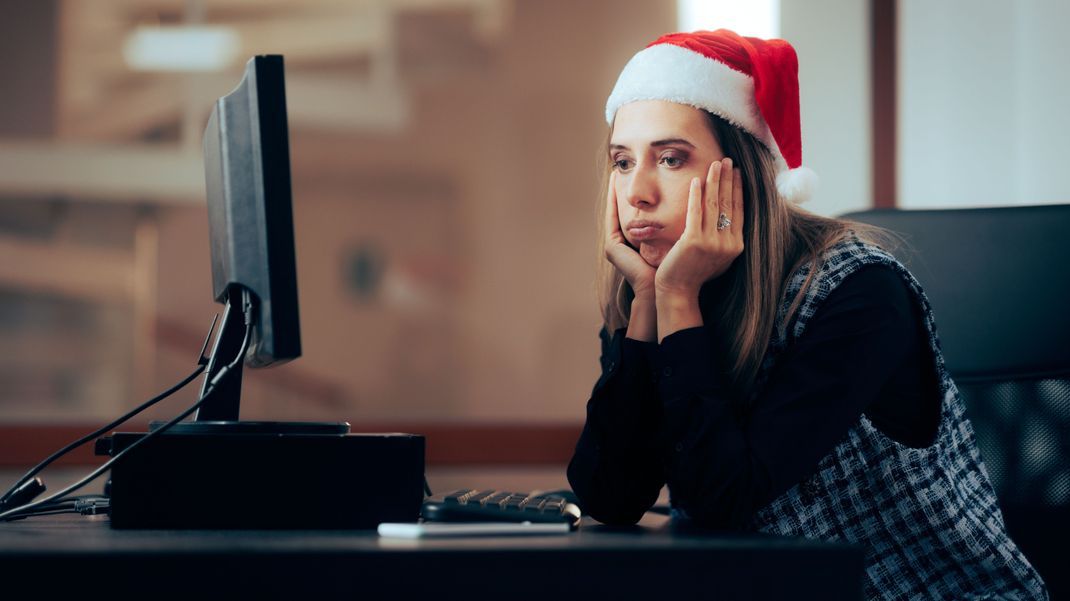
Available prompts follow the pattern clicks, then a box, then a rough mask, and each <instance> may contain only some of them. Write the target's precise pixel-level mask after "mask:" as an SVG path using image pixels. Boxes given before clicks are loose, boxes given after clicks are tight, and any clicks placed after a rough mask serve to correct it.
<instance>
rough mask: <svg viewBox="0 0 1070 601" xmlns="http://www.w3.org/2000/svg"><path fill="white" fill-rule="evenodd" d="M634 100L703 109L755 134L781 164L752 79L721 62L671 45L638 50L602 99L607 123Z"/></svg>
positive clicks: (780, 158)
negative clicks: (622, 107) (755, 98)
mask: <svg viewBox="0 0 1070 601" xmlns="http://www.w3.org/2000/svg"><path fill="white" fill-rule="evenodd" d="M637 100H667V101H669V102H676V103H678V104H686V105H689V106H693V107H695V108H700V109H706V110H707V111H710V112H711V113H713V114H715V115H718V116H720V117H722V118H724V119H726V120H727V121H728V122H729V123H731V124H732V125H735V126H736V127H739V128H742V129H743V130H746V131H747V132H749V133H750V134H751V135H753V136H754V137H755V138H758V140H760V141H761V142H762V143H763V144H765V145H766V147H768V148H769V150H771V151H772V152H773V155H774V156H775V158H776V159H777V162H778V163H780V164H784V158H783V156H781V154H780V150H778V149H777V145H776V141H775V140H774V139H773V134H772V133H771V132H770V131H769V125H768V124H766V122H765V119H763V118H762V114H761V112H760V111H759V110H758V103H757V102H755V100H754V80H753V79H751V78H750V76H748V75H746V74H743V73H740V72H739V71H736V70H735V69H732V68H731V67H729V66H727V65H725V64H724V63H722V62H719V61H715V60H713V59H712V58H708V57H705V56H702V55H701V54H699V53H697V52H694V51H692V50H688V49H686V48H681V47H680V46H674V45H672V44H657V45H655V46H651V47H649V48H646V49H644V50H641V51H640V52H638V53H636V55H635V56H633V57H632V60H630V61H628V64H627V65H625V66H624V70H623V71H621V73H620V77H618V78H617V85H616V86H614V87H613V93H611V94H610V95H609V100H607V101H606V123H608V124H610V125H612V124H613V117H614V116H615V115H616V114H617V109H619V108H620V107H621V106H623V105H625V104H628V103H629V102H635V101H637Z"/></svg>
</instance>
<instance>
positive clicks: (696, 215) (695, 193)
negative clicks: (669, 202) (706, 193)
mask: <svg viewBox="0 0 1070 601" xmlns="http://www.w3.org/2000/svg"><path fill="white" fill-rule="evenodd" d="M702 205H703V202H702V180H700V179H699V178H697V177H693V178H691V189H690V191H688V194H687V218H686V221H685V222H684V234H688V233H690V234H696V233H702Z"/></svg>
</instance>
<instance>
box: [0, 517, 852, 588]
mask: <svg viewBox="0 0 1070 601" xmlns="http://www.w3.org/2000/svg"><path fill="white" fill-rule="evenodd" d="M648 515H650V514H648ZM646 522H647V520H646V519H644V522H640V525H639V526H635V527H631V528H610V527H606V526H600V525H597V524H596V523H593V522H592V523H584V524H583V525H582V526H581V528H580V530H579V531H578V532H575V533H572V534H570V535H558V536H531V537H495V538H468V539H456V540H447V539H439V540H421V541H406V540H393V539H381V538H379V537H378V536H377V535H376V534H375V533H374V532H339V531H326V532H315V531H118V530H112V529H111V528H109V526H108V523H107V518H103V517H101V518H86V517H81V516H73V515H72V516H52V517H42V518H32V519H27V520H22V521H19V522H9V523H0V579H2V581H3V582H5V583H7V584H8V586H12V585H13V583H17V582H22V583H25V584H24V585H23V586H20V587H19V588H23V589H24V590H25V587H26V586H29V587H31V589H38V590H39V591H41V592H43V593H48V595H47V596H48V597H49V598H55V597H56V594H59V593H70V594H71V595H72V597H71V598H78V597H75V596H73V595H80V594H84V593H86V592H89V593H92V594H93V595H94V596H103V595H108V596H113V595H116V596H118V598H125V597H129V596H132V595H135V594H140V595H147V597H146V598H154V597H157V596H159V595H158V594H157V593H158V592H159V593H162V594H163V596H186V595H200V596H202V597H203V596H205V594H206V593H208V594H209V596H213V597H214V596H216V595H223V594H238V595H240V596H241V598H255V597H263V596H268V597H290V598H302V599H304V598H313V597H312V595H329V596H341V595H346V596H349V597H356V596H360V597H364V598H370V599H378V598H388V597H389V596H397V595H399V594H400V595H401V596H402V598H425V599H426V598H428V597H440V598H441V597H446V598H460V597H467V598H473V597H485V596H490V595H495V596H497V595H507V598H508V599H509V600H510V601H512V600H514V599H540V600H542V601H546V600H547V599H573V598H587V599H627V598H645V599H657V598H661V597H662V596H664V595H666V594H667V593H672V594H676V593H701V594H702V596H703V598H717V599H737V598H738V599H787V598H813V599H858V598H861V593H862V574H863V551H862V549H860V548H858V547H852V546H847V545H834V544H826V543H819V542H813V541H807V540H803V539H788V538H779V537H769V536H762V535H756V536H739V535H726V534H709V533H696V532H690V533H688V532H681V531H679V530H677V531H674V530H673V529H672V528H670V527H669V525H667V524H665V525H660V526H649V525H643V524H644V523H646ZM681 598H683V597H681Z"/></svg>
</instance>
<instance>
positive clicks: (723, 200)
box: [654, 158, 743, 297]
mask: <svg viewBox="0 0 1070 601" xmlns="http://www.w3.org/2000/svg"><path fill="white" fill-rule="evenodd" d="M722 214H723V215H724V216H725V217H726V218H727V219H728V221H729V222H730V223H731V225H729V226H728V227H726V228H724V229H718V227H717V224H718V221H719V220H720V218H721V215H722ZM742 253H743V180H742V176H741V175H740V172H739V169H733V168H732V159H728V158H726V159H723V160H721V161H714V162H713V164H712V165H710V169H709V171H708V172H707V173H706V181H705V183H703V182H702V180H700V179H699V178H697V177H696V178H694V179H693V180H691V190H690V193H689V194H688V197H687V217H686V221H685V223H684V233H683V235H681V236H680V239H679V240H677V241H676V244H674V245H673V247H672V248H671V249H670V250H669V252H668V254H666V255H665V259H664V260H663V261H662V262H661V265H659V266H658V270H657V273H656V274H655V275H654V290H655V294H656V295H657V296H662V295H666V294H667V295H681V296H688V297H691V296H694V297H697V296H698V292H699V289H700V288H702V284H704V283H706V282H707V281H709V280H712V279H714V278H716V277H718V276H720V275H721V274H723V273H724V272H725V271H728V268H729V267H730V266H731V265H732V262H733V261H735V260H736V257H738V256H739V255H741V254H742Z"/></svg>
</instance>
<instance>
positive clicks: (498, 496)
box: [480, 492, 510, 507]
mask: <svg viewBox="0 0 1070 601" xmlns="http://www.w3.org/2000/svg"><path fill="white" fill-rule="evenodd" d="M509 496H510V495H509V493H507V492H496V493H494V494H492V495H490V496H488V497H484V498H483V500H482V501H480V503H482V504H483V505H484V506H487V507H490V506H493V505H497V506H498V507H501V504H502V501H505V500H506V499H508V498H509Z"/></svg>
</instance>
